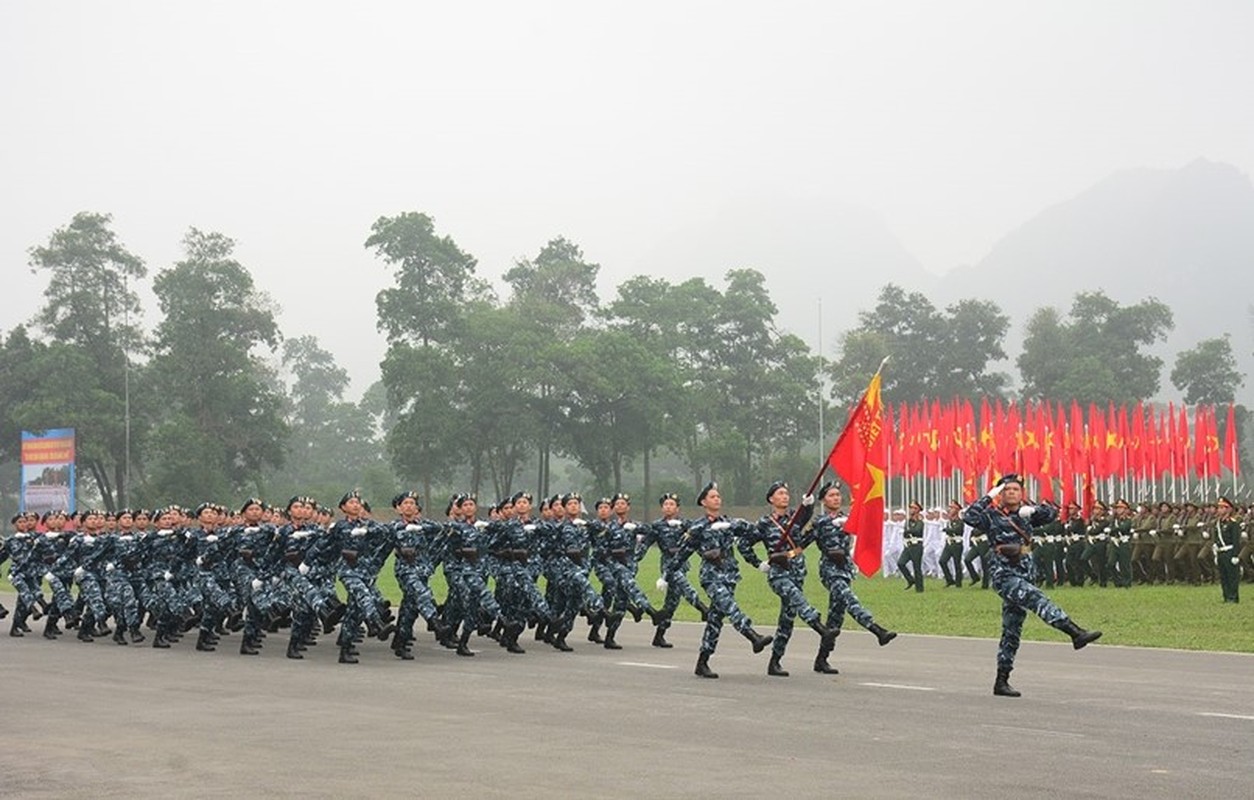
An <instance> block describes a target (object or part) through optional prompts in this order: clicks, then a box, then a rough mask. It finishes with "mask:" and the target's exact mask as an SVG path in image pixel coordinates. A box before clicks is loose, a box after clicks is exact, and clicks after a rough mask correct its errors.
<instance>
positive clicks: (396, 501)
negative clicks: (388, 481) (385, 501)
mask: <svg viewBox="0 0 1254 800" xmlns="http://www.w3.org/2000/svg"><path fill="white" fill-rule="evenodd" d="M406 500H413V501H414V502H415V503H417V504H418V510H419V511H421V510H422V500H420V499H419V498H418V493H417V492H415V491H408V492H401V493H400V494H398V495H397V496H396V497H393V498H392V508H400V506H401V503H403V502H405V501H406Z"/></svg>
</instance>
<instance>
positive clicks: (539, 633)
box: [536, 620, 549, 642]
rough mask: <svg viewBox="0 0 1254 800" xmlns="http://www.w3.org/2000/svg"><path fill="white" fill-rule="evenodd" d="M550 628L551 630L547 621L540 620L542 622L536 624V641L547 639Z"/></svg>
mask: <svg viewBox="0 0 1254 800" xmlns="http://www.w3.org/2000/svg"><path fill="white" fill-rule="evenodd" d="M548 630H549V623H547V622H545V621H544V620H540V622H539V623H537V624H536V641H537V642H544V641H547V636H546V634H547V633H548Z"/></svg>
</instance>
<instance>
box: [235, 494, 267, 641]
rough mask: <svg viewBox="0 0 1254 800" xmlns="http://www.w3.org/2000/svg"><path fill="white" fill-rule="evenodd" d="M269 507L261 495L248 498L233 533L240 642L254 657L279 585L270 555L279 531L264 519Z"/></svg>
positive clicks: (241, 508)
mask: <svg viewBox="0 0 1254 800" xmlns="http://www.w3.org/2000/svg"><path fill="white" fill-rule="evenodd" d="M266 510H267V509H266V505H265V503H263V502H262V501H261V500H260V499H259V498H256V497H250V498H248V499H247V500H245V501H244V503H243V504H242V505H241V506H240V510H239V513H240V516H241V517H243V524H241V525H239V526H237V527H236V528H235V529H234V530H233V531H232V533H231V540H232V542H233V543H234V547H235V554H234V555H235V557H234V561H233V565H232V572H231V580H232V584H233V586H234V588H235V597H236V603H237V604H238V606H239V607H240V608H242V609H244V637H243V639H242V641H240V645H239V653H240V655H242V656H255V655H257V654H258V653H259V652H260V649H261V640H262V639H264V638H265V635H266V632H265V629H264V627H263V626H264V625H265V623H266V622H267V621H268V620H269V619H270V615H271V612H272V611H273V610H274V608H275V597H276V592H275V588H276V587H275V584H273V583H272V582H271V581H270V578H271V577H272V576H273V575H275V574H277V570H276V569H275V567H276V565H275V564H274V563H273V562H271V561H270V560H269V558H268V557H269V555H270V552H271V547H272V546H273V543H274V540H275V537H276V536H277V535H278V531H277V529H276V528H275V527H274V525H272V524H270V523H268V522H265V521H264V520H265V514H266Z"/></svg>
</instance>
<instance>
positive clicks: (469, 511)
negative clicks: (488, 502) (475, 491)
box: [444, 495, 489, 656]
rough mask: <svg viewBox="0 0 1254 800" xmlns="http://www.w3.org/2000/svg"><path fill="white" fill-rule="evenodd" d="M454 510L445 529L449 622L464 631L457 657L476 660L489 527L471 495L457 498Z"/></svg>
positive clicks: (460, 637) (458, 639) (447, 615)
mask: <svg viewBox="0 0 1254 800" xmlns="http://www.w3.org/2000/svg"><path fill="white" fill-rule="evenodd" d="M452 507H453V508H454V509H455V510H456V513H455V514H454V517H453V518H452V519H450V520H449V523H448V525H447V526H446V527H445V543H444V550H445V560H444V576H445V577H446V578H447V579H448V585H449V600H448V603H447V604H446V605H445V612H446V621H447V623H448V625H449V626H450V627H451V628H452V629H453V630H457V629H458V626H460V628H461V634H460V635H459V636H458V638H457V655H459V656H473V655H474V654H475V653H474V651H473V650H471V649H470V636H471V634H473V633H474V632H475V631H476V630H477V629H478V626H479V609H480V604H481V603H482V602H483V596H484V594H485V586H484V581H483V572H482V571H481V569H480V567H479V560H480V558H481V557H482V556H483V554H484V552H485V551H486V549H487V545H488V544H489V542H488V541H487V536H486V534H484V533H483V531H484V529H485V528H487V526H488V523H487V522H486V521H484V520H480V519H476V514H477V513H478V505H477V504H476V502H475V498H474V497H471V496H470V495H459V496H457V497H456V498H455V500H454V502H453V503H452Z"/></svg>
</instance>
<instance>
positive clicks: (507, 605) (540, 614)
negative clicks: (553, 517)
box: [492, 492, 553, 653]
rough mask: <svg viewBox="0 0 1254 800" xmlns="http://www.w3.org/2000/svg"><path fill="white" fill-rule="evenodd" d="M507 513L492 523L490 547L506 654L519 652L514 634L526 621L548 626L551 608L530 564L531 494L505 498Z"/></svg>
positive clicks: (521, 651)
mask: <svg viewBox="0 0 1254 800" xmlns="http://www.w3.org/2000/svg"><path fill="white" fill-rule="evenodd" d="M509 509H510V513H509V514H508V515H507V516H506V518H504V519H501V520H500V521H498V522H496V523H494V524H493V526H492V530H493V533H492V548H493V552H494V554H495V556H496V560H497V564H498V567H497V575H496V581H497V588H498V589H499V591H500V598H501V599H500V606H501V618H502V623H503V627H504V630H503V632H502V634H501V644H502V645H503V646H504V647H505V649H506V650H507V651H508V652H510V653H523V652H524V650H523V648H522V646H521V645H520V644H519V643H518V637H519V635H520V634H521V633H522V631H523V627H524V626H525V625H526V623H527V622H528V621H530V620H534V621H536V622H537V623H538V624H542V625H548V624H549V623H550V622H551V621H552V616H553V611H552V609H550V608H549V605H548V603H546V602H545V600H544V597H543V596H542V595H541V594H540V590H539V589H538V588H537V587H536V581H535V574H536V573H535V572H533V569H532V567H531V564H532V561H533V556H534V554H533V552H532V548H533V547H534V546H535V540H534V536H535V531H536V524H535V520H533V519H532V518H531V495H530V494H528V493H526V492H518V493H517V494H515V495H514V496H513V497H511V498H510V499H509Z"/></svg>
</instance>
